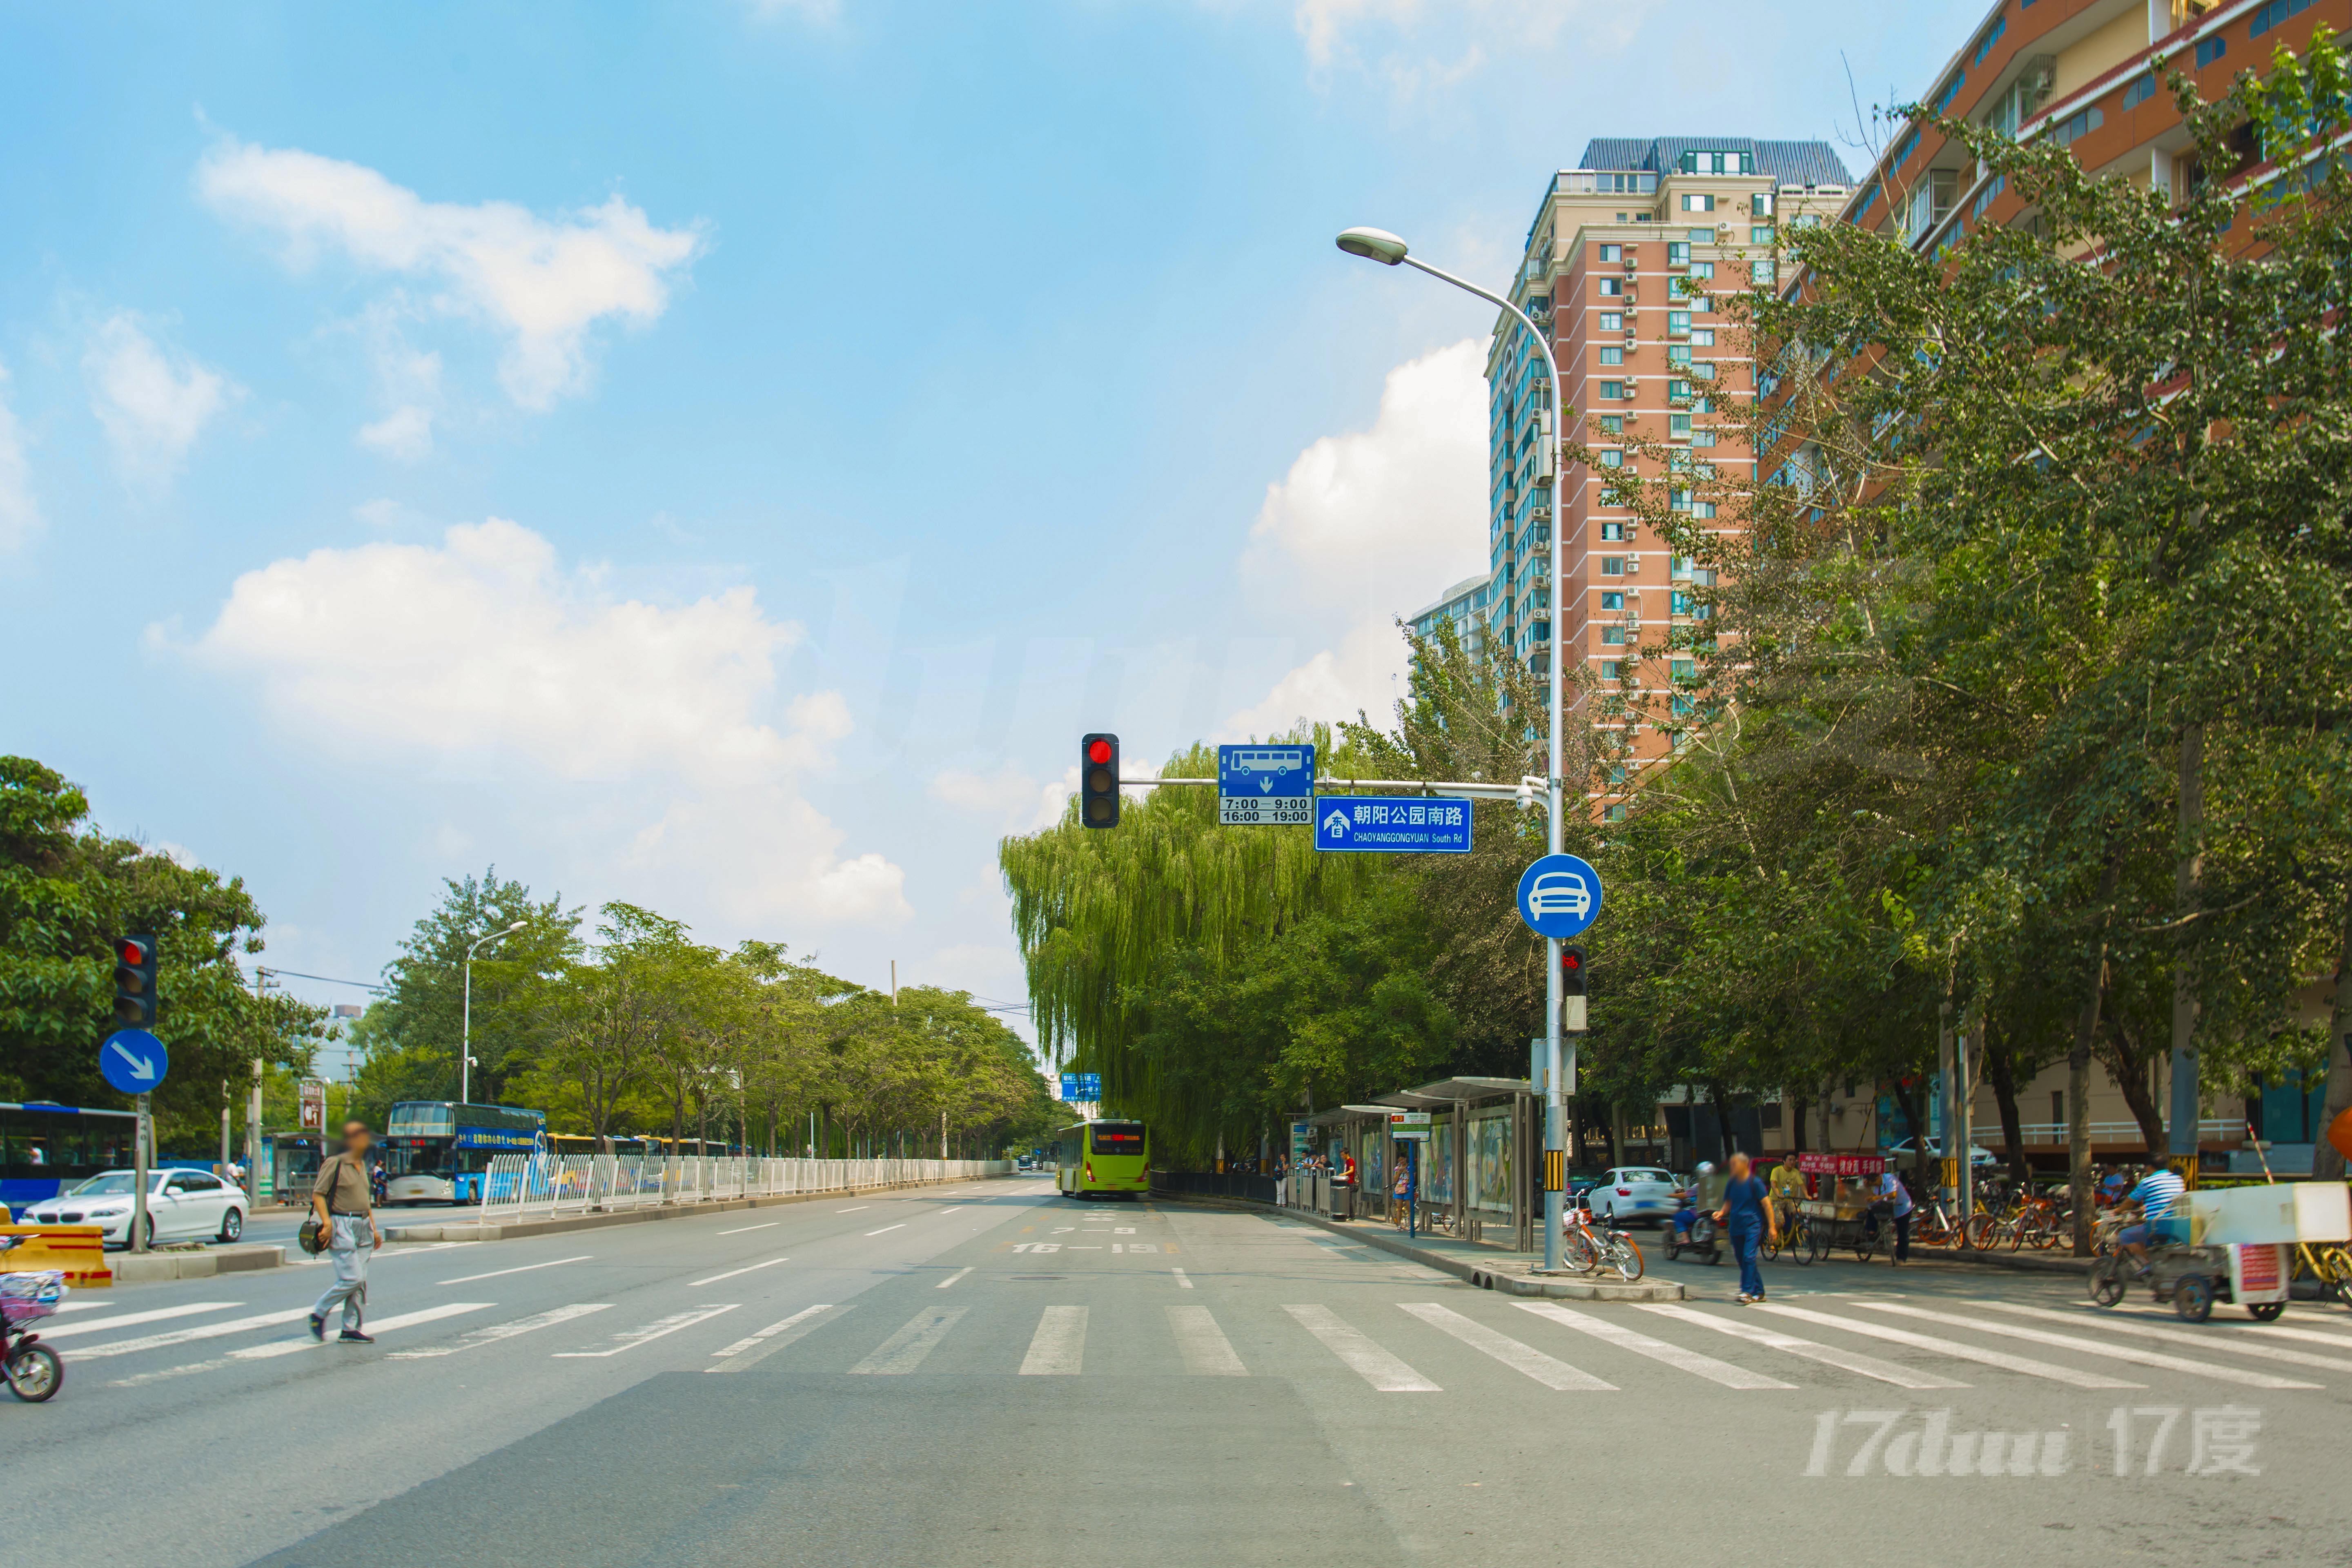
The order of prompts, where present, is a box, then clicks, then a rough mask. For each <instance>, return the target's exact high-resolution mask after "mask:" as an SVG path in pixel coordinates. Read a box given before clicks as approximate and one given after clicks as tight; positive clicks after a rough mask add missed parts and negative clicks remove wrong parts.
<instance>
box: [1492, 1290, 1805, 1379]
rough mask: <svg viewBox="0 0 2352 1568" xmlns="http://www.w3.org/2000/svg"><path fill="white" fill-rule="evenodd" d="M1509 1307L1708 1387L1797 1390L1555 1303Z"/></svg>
mask: <svg viewBox="0 0 2352 1568" xmlns="http://www.w3.org/2000/svg"><path fill="white" fill-rule="evenodd" d="M1511 1305H1513V1306H1514V1307H1517V1308H1518V1309H1519V1310H1521V1311H1523V1312H1533V1313H1534V1314H1535V1315H1536V1316H1538V1317H1539V1318H1549V1319H1550V1320H1551V1321H1553V1322H1555V1323H1564V1324H1566V1325H1567V1326H1568V1327H1570V1328H1571V1329H1574V1330H1576V1331H1579V1332H1580V1333H1587V1334H1591V1336H1592V1337H1593V1338H1594V1339H1596V1340H1606V1341H1607V1342H1609V1343H1611V1344H1612V1345H1615V1346H1616V1347H1617V1348H1618V1349H1620V1350H1628V1351H1632V1352H1633V1353H1634V1354H1635V1355H1645V1356H1648V1357H1649V1358H1650V1359H1651V1360H1652V1361H1661V1362H1664V1363H1666V1364H1667V1365H1668V1366H1671V1367H1678V1368H1680V1369H1681V1370H1683V1371H1684V1372H1687V1373H1696V1374H1697V1375H1698V1376H1700V1377H1703V1378H1706V1380H1707V1381H1709V1382H1710V1383H1719V1384H1723V1386H1724V1387H1726V1388H1794V1387H1796V1386H1797V1385H1796V1384H1793V1383H1782V1382H1781V1381H1780V1379H1779V1378H1777V1377H1767V1376H1765V1375H1764V1374H1763V1373H1760V1372H1750V1371H1748V1369H1747V1368H1746V1367H1744V1366H1734V1365H1732V1364H1731V1363H1729V1362H1727V1361H1717V1360H1716V1359H1715V1358H1714V1357H1713V1356H1711V1355H1701V1354H1699V1352H1696V1351H1687V1350H1685V1349H1683V1347H1682V1346H1680V1345H1670V1344H1668V1343H1667V1342H1665V1341H1664V1340H1654V1339H1652V1338H1651V1337H1650V1336H1649V1335H1647V1334H1643V1333H1636V1332H1635V1331H1633V1330H1632V1329H1629V1328H1626V1327H1625V1326H1624V1325H1623V1324H1622V1323H1612V1322H1611V1321H1608V1320H1607V1319H1605V1318H1596V1317H1594V1316H1592V1315H1591V1313H1589V1312H1580V1311H1577V1310H1575V1309H1574V1308H1571V1307H1563V1306H1561V1305H1560V1304H1559V1302H1557V1301H1514V1302H1512V1303H1511Z"/></svg>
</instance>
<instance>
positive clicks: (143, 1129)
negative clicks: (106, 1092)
mask: <svg viewBox="0 0 2352 1568" xmlns="http://www.w3.org/2000/svg"><path fill="white" fill-rule="evenodd" d="M137 1103H138V1112H139V1113H138V1115H137V1116H135V1117H133V1118H132V1119H131V1171H132V1172H133V1174H132V1176H131V1181H132V1183H133V1184H134V1185H133V1186H132V1188H131V1251H133V1252H144V1251H146V1250H147V1097H146V1096H145V1095H143V1094H142V1095H141V1096H139V1099H138V1102H137Z"/></svg>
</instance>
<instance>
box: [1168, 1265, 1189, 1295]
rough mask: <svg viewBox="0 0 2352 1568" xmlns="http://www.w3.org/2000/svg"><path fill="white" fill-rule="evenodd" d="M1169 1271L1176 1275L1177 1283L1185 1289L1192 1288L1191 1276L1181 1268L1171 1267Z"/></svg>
mask: <svg viewBox="0 0 2352 1568" xmlns="http://www.w3.org/2000/svg"><path fill="white" fill-rule="evenodd" d="M1168 1272H1169V1273H1171V1274H1173V1275H1174V1276H1176V1283H1177V1284H1178V1285H1180V1286H1181V1287H1182V1288H1183V1289H1187V1290H1190V1289H1192V1278H1191V1276H1189V1275H1187V1274H1186V1273H1185V1272H1184V1271H1183V1270H1182V1269H1181V1268H1171V1269H1170V1270H1169V1271H1168Z"/></svg>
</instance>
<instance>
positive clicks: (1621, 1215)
mask: <svg viewBox="0 0 2352 1568" xmlns="http://www.w3.org/2000/svg"><path fill="white" fill-rule="evenodd" d="M1677 1186H1678V1184H1677V1183H1676V1182H1675V1175H1674V1173H1673V1172H1672V1171H1668V1170H1664V1169H1663V1168H1661V1167H1659V1166H1656V1165H1620V1166H1618V1167H1616V1168H1615V1169H1613V1170H1612V1171H1609V1172H1607V1173H1605V1174H1603V1175H1602V1176H1601V1180H1599V1181H1598V1182H1595V1183H1594V1184H1592V1186H1591V1190H1590V1191H1588V1192H1587V1193H1586V1194H1584V1204H1585V1206H1586V1207H1587V1208H1589V1209H1591V1211H1592V1217H1593V1218H1594V1219H1596V1220H1598V1221H1600V1222H1601V1224H1603V1225H1630V1224H1632V1223H1633V1221H1635V1220H1637V1219H1648V1220H1664V1219H1665V1218H1667V1217H1668V1216H1669V1215H1672V1214H1673V1213H1674V1212H1675V1191H1676V1188H1677Z"/></svg>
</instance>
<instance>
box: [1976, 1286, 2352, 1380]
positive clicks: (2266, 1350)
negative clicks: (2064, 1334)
mask: <svg viewBox="0 0 2352 1568" xmlns="http://www.w3.org/2000/svg"><path fill="white" fill-rule="evenodd" d="M1974 1304H1975V1305H1977V1306H1979V1307H1990V1308H1991V1309H1992V1310H1994V1311H1996V1312H2012V1313H2015V1314H2016V1315H2017V1316H2019V1317H2021V1318H2042V1319H2045V1320H2047V1321H2050V1322H2053V1323H2080V1322H2083V1321H2085V1320H2084V1314H2083V1313H2081V1312H2060V1311H2054V1310H2052V1309H2050V1308H2048V1307H2023V1306H2020V1305H2018V1304H2017V1303H2015V1302H2013V1301H1979V1302H1976V1303H1974ZM2094 1310H2095V1309H2094ZM2097 1321H2098V1324H2099V1326H2100V1327H2101V1328H2103V1329H2105V1331H2107V1332H2109V1333H2111V1334H2136V1335H2137V1336H2138V1337H2139V1338H2141V1339H2144V1340H2166V1341H2169V1342H2171V1343H2174V1344H2180V1345H2195V1346H2197V1347H2198V1348H2199V1349H2200V1350H2210V1351H2220V1352H2223V1353H2224V1354H2228V1355H2243V1356H2252V1357H2253V1358H2254V1359H2255V1360H2257V1361H2276V1362H2286V1363H2292V1364H2293V1365H2295V1366H2317V1367H2325V1368H2326V1369H2327V1370H2328V1371H2330V1372H2352V1361H2347V1360H2345V1359H2344V1358H2343V1357H2342V1356H2333V1355H2314V1354H2312V1353H2311V1352H2309V1351H2297V1350H2288V1349H2287V1348H2285V1347H2284V1346H2283V1345H2266V1344H2262V1343H2259V1342H2257V1336H2263V1337H2267V1335H2268V1331H2267V1330H2264V1329H2253V1328H2246V1329H2239V1330H2236V1331H2231V1330H2228V1329H2221V1330H2207V1331H2203V1332H2192V1331H2189V1330H2187V1329H2168V1328H2161V1327H2159V1326H2158V1325H2157V1324H2154V1323H2139V1322H2134V1321H2131V1320H2130V1319H2128V1318H2123V1317H2118V1316H2116V1315H2115V1314H2113V1313H2109V1314H2107V1315H2105V1316H2104V1317H2101V1318H2100V1319H2098V1320H2097Z"/></svg>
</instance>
